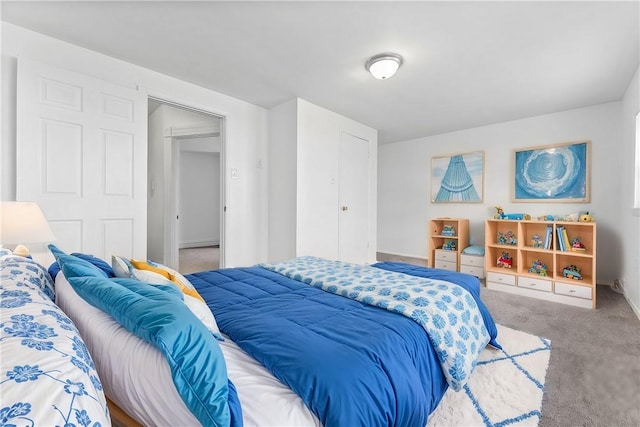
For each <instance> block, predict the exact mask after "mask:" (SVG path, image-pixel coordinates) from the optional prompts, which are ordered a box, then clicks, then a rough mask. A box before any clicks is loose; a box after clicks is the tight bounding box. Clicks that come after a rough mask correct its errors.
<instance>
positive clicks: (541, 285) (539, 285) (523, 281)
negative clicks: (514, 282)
mask: <svg viewBox="0 0 640 427" xmlns="http://www.w3.org/2000/svg"><path fill="white" fill-rule="evenodd" d="M518 287H519V288H529V289H535V290H537V291H543V292H551V280H545V279H537V278H535V277H525V276H520V277H518Z"/></svg>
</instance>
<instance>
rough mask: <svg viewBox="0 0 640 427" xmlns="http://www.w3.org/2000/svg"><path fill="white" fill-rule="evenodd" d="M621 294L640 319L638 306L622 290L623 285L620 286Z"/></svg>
mask: <svg viewBox="0 0 640 427" xmlns="http://www.w3.org/2000/svg"><path fill="white" fill-rule="evenodd" d="M622 295H624V299H626V300H627V303H628V304H629V307H631V310H633V312H634V313H635V314H636V317H637V318H638V319H640V307H638V306H637V305H636V304H635V303H634V302H633V301H631V298H629V297H628V296H627V293H626V292H625V291H624V287H623V288H622Z"/></svg>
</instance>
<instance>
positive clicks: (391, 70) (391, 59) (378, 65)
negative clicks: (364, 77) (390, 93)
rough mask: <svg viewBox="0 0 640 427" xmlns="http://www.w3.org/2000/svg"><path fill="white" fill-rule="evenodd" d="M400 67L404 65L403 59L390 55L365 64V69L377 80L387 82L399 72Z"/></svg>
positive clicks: (379, 56) (382, 55) (375, 58)
mask: <svg viewBox="0 0 640 427" xmlns="http://www.w3.org/2000/svg"><path fill="white" fill-rule="evenodd" d="M400 65H402V57H401V56H400V55H396V54H392V53H388V54H380V55H376V56H373V57H371V58H369V60H368V61H367V63H366V64H365V68H366V69H367V70H368V71H369V72H370V73H371V75H373V77H375V78H376V79H380V80H385V79H388V78H389V77H391V76H393V75H394V74H395V73H396V71H398V68H400Z"/></svg>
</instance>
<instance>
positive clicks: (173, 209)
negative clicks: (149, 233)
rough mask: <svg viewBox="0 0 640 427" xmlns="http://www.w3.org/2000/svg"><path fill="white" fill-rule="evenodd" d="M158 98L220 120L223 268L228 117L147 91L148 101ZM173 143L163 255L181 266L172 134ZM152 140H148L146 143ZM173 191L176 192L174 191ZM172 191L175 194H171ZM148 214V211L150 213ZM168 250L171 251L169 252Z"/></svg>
mask: <svg viewBox="0 0 640 427" xmlns="http://www.w3.org/2000/svg"><path fill="white" fill-rule="evenodd" d="M149 101H155V102H159V103H162V104H165V105H169V106H172V107H176V108H181V109H185V110H188V111H193V112H195V113H199V114H206V115H208V116H212V117H215V118H217V119H219V120H220V266H219V267H220V268H224V266H225V264H226V257H225V252H226V251H225V247H226V245H225V241H226V232H225V230H226V179H225V177H226V163H227V162H226V132H225V128H226V120H227V117H226V116H225V115H224V114H221V113H217V112H214V111H210V110H206V109H202V108H198V107H193V106H190V105H189V102H182V101H176V100H170V99H168V98H167V97H165V96H156V95H153V94H151V93H147V102H149ZM168 139H169V141H168V143H169V144H170V148H169V149H170V151H171V153H172V156H171V168H170V170H167V169H166V168H165V171H164V173H165V191H166V196H167V197H165V206H164V212H165V221H164V249H163V252H164V255H165V257H169V260H170V262H169V264H172V263H173V262H175V265H178V244H179V242H178V239H177V235H178V234H177V233H178V223H177V221H175V220H174V218H176V216H177V214H178V203H177V200H178V194H177V192H178V191H179V188H177V185H176V184H177V182H176V174H177V172H178V170H179V167H180V166H179V165H176V157H175V156H174V154H175V151H176V149H177V148H176V147H177V144H176V143H175V139H174V138H173V137H171V138H168ZM148 143H149V141H148V140H147V144H148ZM172 192H173V193H172ZM172 194H173V196H171V195H172ZM147 215H148V213H147ZM167 249H168V252H169V253H167Z"/></svg>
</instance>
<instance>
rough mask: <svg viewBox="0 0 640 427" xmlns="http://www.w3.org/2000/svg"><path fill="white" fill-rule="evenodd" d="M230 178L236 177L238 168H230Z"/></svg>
mask: <svg viewBox="0 0 640 427" xmlns="http://www.w3.org/2000/svg"><path fill="white" fill-rule="evenodd" d="M231 178H233V179H236V178H238V169H236V168H231Z"/></svg>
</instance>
